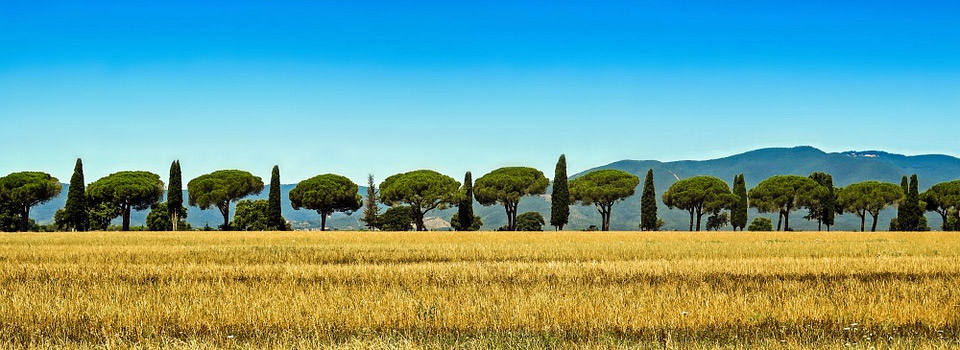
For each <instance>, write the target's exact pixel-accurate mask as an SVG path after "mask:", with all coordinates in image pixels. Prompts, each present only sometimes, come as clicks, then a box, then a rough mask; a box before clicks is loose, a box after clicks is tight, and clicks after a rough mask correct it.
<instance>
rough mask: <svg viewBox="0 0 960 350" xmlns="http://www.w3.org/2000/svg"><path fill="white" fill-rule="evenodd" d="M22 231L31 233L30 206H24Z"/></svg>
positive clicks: (21, 218)
mask: <svg viewBox="0 0 960 350" xmlns="http://www.w3.org/2000/svg"><path fill="white" fill-rule="evenodd" d="M20 231H23V232H27V231H30V206H29V205H24V206H23V211H22V212H21V213H20Z"/></svg>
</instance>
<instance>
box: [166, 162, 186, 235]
mask: <svg viewBox="0 0 960 350" xmlns="http://www.w3.org/2000/svg"><path fill="white" fill-rule="evenodd" d="M182 209H183V179H182V177H181V175H180V161H179V160H175V161H173V164H170V181H169V183H168V186H167V213H170V225H171V226H170V227H171V228H172V229H173V231H176V230H178V229H179V227H178V226H180V219H182V218H181V217H180V214H181V210H182Z"/></svg>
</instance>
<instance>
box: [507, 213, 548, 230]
mask: <svg viewBox="0 0 960 350" xmlns="http://www.w3.org/2000/svg"><path fill="white" fill-rule="evenodd" d="M545 223H546V221H545V220H544V219H543V215H540V213H538V212H535V211H528V212H526V213H523V214H520V215H518V216H517V226H516V227H515V229H514V230H515V231H543V225H544V224H545Z"/></svg>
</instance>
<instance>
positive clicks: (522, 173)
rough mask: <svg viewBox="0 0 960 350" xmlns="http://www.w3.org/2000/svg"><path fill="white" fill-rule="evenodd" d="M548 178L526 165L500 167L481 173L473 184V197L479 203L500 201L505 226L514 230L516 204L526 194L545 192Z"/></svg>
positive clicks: (487, 203) (485, 203)
mask: <svg viewBox="0 0 960 350" xmlns="http://www.w3.org/2000/svg"><path fill="white" fill-rule="evenodd" d="M549 185H550V180H547V178H546V177H544V176H543V172H541V171H540V170H537V169H534V168H527V167H506V168H500V169H497V170H494V171H491V172H489V173H487V174H486V175H483V176H482V177H480V178H479V179H477V182H476V183H475V184H474V188H473V191H474V197H476V198H477V201H478V202H480V204H481V205H493V204H496V203H500V204H502V205H503V208H504V210H505V211H506V213H507V228H508V229H509V230H511V231H513V230H516V229H517V226H516V222H517V221H516V220H517V205H519V203H520V199H521V198H523V197H524V196H528V195H540V194H544V193H546V192H547V186H549Z"/></svg>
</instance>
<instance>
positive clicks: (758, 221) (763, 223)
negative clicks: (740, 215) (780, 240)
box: [747, 216, 773, 232]
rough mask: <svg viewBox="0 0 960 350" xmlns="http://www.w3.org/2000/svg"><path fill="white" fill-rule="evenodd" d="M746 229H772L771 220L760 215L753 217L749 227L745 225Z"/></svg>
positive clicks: (765, 230) (764, 230)
mask: <svg viewBox="0 0 960 350" xmlns="http://www.w3.org/2000/svg"><path fill="white" fill-rule="evenodd" d="M747 231H763V232H767V231H773V222H772V221H770V219H768V218H765V217H762V216H761V217H758V218H754V219H753V221H752V222H750V227H747Z"/></svg>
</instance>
